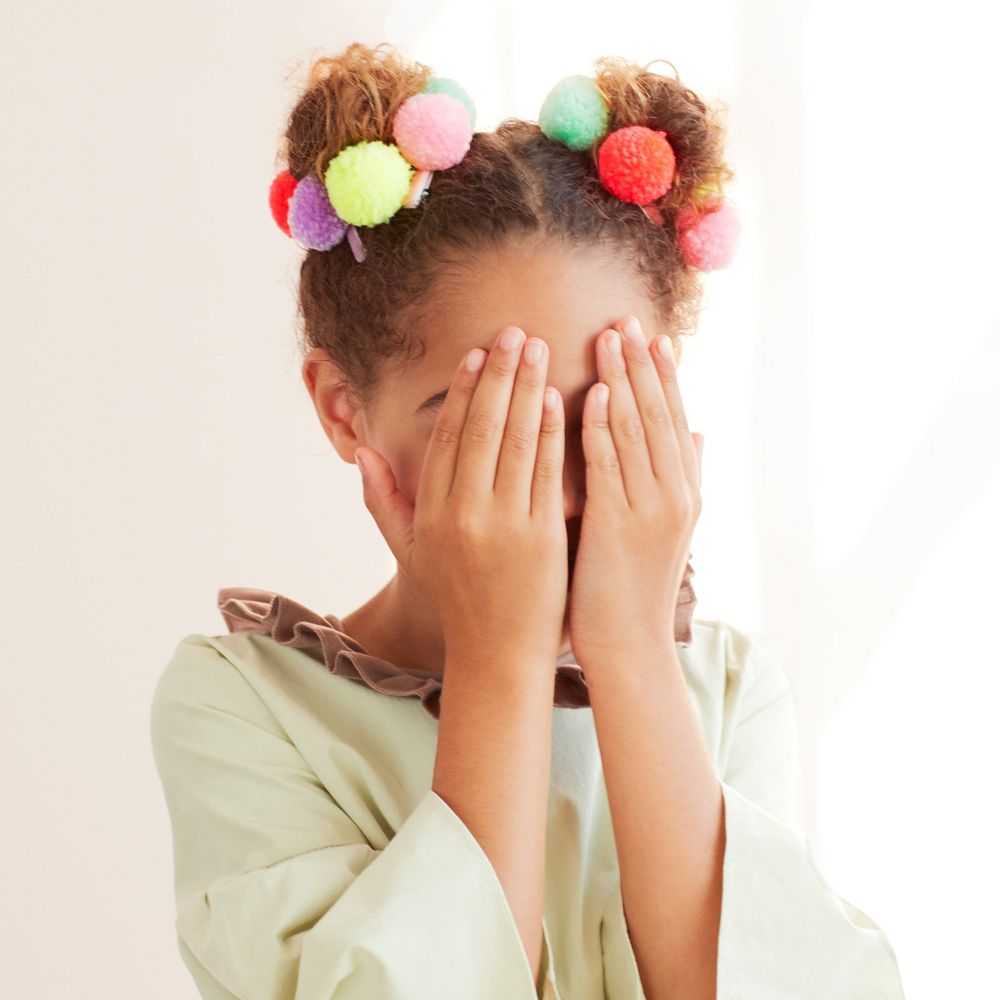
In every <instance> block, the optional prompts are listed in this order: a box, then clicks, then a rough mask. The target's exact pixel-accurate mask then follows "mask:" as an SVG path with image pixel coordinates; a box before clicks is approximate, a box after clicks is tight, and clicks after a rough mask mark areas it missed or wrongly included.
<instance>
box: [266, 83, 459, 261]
mask: <svg viewBox="0 0 1000 1000" xmlns="http://www.w3.org/2000/svg"><path fill="white" fill-rule="evenodd" d="M475 121H476V109H475V105H474V104H473V103H472V100H471V99H470V98H469V95H468V94H467V93H466V92H465V90H463V88H462V87H461V85H460V84H458V83H457V82H456V81H454V80H450V79H448V78H447V77H431V79H430V80H428V82H427V85H426V86H425V87H424V89H423V90H422V91H421V92H420V93H419V94H414V95H413V96H412V97H410V98H408V99H407V100H406V101H404V102H403V103H402V104H401V105H400V106H399V108H398V109H397V110H396V113H395V115H393V119H392V134H393V139H394V140H395V142H392V143H386V142H377V141H375V142H369V141H361V142H356V143H354V144H353V145H350V146H346V147H345V148H344V149H342V150H341V151H340V152H339V153H337V155H336V156H334V157H333V158H332V159H331V160H330V162H329V163H328V164H327V167H326V171H325V172H324V175H323V180H320V179H319V178H318V177H317V176H315V175H314V174H308V175H307V176H305V177H303V178H302V179H301V180H296V179H295V178H294V177H293V176H292V175H291V172H290V171H288V170H282V171H281V172H280V173H279V174H278V175H277V176H276V177H275V178H274V180H273V181H272V182H271V189H270V193H269V201H270V205H271V215H272V217H273V218H274V221H275V222H276V223H277V224H278V227H279V228H280V229H281V230H282V232H284V233H285V234H286V235H288V236H290V237H292V239H294V240H295V241H296V242H298V243H299V244H300V245H301V246H302V247H304V248H305V249H307V250H329V249H330V248H331V247H334V246H336V245H337V244H338V243H340V242H341V241H342V240H343V239H344V237H345V236H346V237H347V242H348V243H349V244H350V247H351V250H352V252H353V253H354V257H355V259H356V260H357V261H358V262H359V263H360V262H361V261H363V260H364V259H365V256H366V254H365V249H364V246H363V245H362V243H361V238H360V236H359V235H358V231H357V227H358V226H377V225H379V224H380V223H382V222H388V221H389V220H390V219H391V218H392V217H393V216H394V215H395V214H396V212H398V211H399V209H401V208H416V207H417V206H418V205H419V204H420V202H421V201H422V200H423V198H424V197H425V195H426V193H427V189H428V187H429V186H430V182H431V178H432V176H433V174H434V171H436V170H446V169H447V168H448V167H453V166H454V165H455V164H456V163H459V162H461V161H462V160H463V159H464V158H465V154H466V153H467V152H468V151H469V146H470V145H471V144H472V129H473V127H474V125H475Z"/></svg>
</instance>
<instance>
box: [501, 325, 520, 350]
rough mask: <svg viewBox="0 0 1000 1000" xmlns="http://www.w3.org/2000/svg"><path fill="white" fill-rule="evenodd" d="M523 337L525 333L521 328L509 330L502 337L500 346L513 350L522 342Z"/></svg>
mask: <svg viewBox="0 0 1000 1000" xmlns="http://www.w3.org/2000/svg"><path fill="white" fill-rule="evenodd" d="M523 337H524V334H523V333H522V332H521V331H520V330H517V329H511V330H507V331H506V332H505V333H504V334H503V336H502V337H501V338H500V347H501V349H503V350H505V351H513V350H514V348H515V347H517V346H518V345H519V344H520V343H521V340H522V339H523Z"/></svg>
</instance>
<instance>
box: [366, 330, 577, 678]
mask: <svg viewBox="0 0 1000 1000" xmlns="http://www.w3.org/2000/svg"><path fill="white" fill-rule="evenodd" d="M506 331H507V332H509V331H513V332H514V333H515V334H516V338H517V339H516V341H515V344H514V346H513V347H512V348H506V347H501V346H500V337H498V338H497V342H496V343H495V344H494V346H493V349H492V350H491V351H490V353H489V355H488V357H487V356H486V355H485V354H484V352H483V351H482V350H481V349H480V348H476V349H475V350H473V351H471V352H470V353H469V355H468V357H470V358H476V357H478V358H479V359H485V366H484V367H483V368H482V370H481V371H480V372H474V371H469V370H468V369H467V368H466V367H465V361H466V359H465V358H463V359H462V362H461V364H460V365H459V368H458V370H457V371H456V372H455V375H454V378H453V379H452V383H451V386H450V388H449V391H448V395H447V397H446V398H445V401H444V404H443V406H442V408H441V411H440V412H439V414H438V418H437V421H436V423H435V426H434V431H433V434H432V436H431V441H430V444H429V445H428V448H427V453H426V456H425V458H424V463H423V468H422V470H421V476H420V485H419V488H418V492H417V496H416V500H415V503H414V504H413V505H411V504H410V503H409V501H408V500H407V499H406V497H404V496H403V494H402V493H400V492H399V491H398V489H397V487H396V480H395V476H394V474H393V472H392V469H391V468H390V466H389V463H388V462H387V461H386V460H385V459H384V458H383V457H382V456H381V455H379V454H378V452H376V451H374V450H373V449H372V448H367V447H366V448H358V449H357V452H356V453H355V454H356V455H358V456H359V457H363V459H364V462H365V464H366V466H367V471H366V474H365V476H364V494H365V506H366V507H367V508H368V510H369V511H370V512H371V514H372V516H373V517H374V518H375V521H376V523H377V524H378V527H379V530H380V531H381V532H382V534H383V536H384V537H385V539H386V541H387V542H388V543H389V547H390V548H391V549H392V551H393V554H394V555H395V556H396V559H397V561H398V562H399V565H400V568H401V570H402V572H404V573H406V574H407V575H408V576H409V577H410V578H411V579H412V580H413V581H414V583H415V585H416V587H417V589H418V590H419V591H420V592H421V593H422V594H423V595H424V596H425V598H426V600H427V601H428V603H429V604H430V606H431V607H432V608H433V610H434V612H435V614H436V615H437V616H438V619H439V621H440V624H441V628H442V631H443V634H444V638H445V647H446V649H447V650H449V651H450V650H452V649H454V648H458V649H462V650H469V651H474V652H475V653H476V657H474V658H473V659H486V658H487V657H489V655H490V654H491V653H494V652H499V653H502V654H503V659H504V661H505V662H517V661H518V659H519V658H520V659H523V660H524V662H531V663H533V664H535V663H538V662H539V658H541V660H542V661H546V662H547V661H548V660H549V659H551V660H552V661H553V662H554V661H555V659H556V657H557V656H558V651H559V645H560V641H561V639H562V626H563V621H564V616H565V611H566V588H567V583H568V566H567V536H566V522H565V521H564V520H563V499H562V479H563V476H562V469H563V452H564V439H565V426H564V414H563V410H562V401H561V399H560V398H559V394H558V392H556V391H555V390H554V389H553V390H552V392H551V394H550V395H552V396H554V403H555V408H554V409H551V410H550V409H548V408H547V407H545V408H543V395H544V390H545V386H546V373H547V371H548V348H547V347H546V345H545V343H544V341H542V340H538V339H536V338H532V340H531V342H533V343H537V344H539V345H541V348H542V353H541V358H540V360H539V361H538V362H536V363H529V362H528V361H527V359H526V358H524V357H522V345H523V344H524V341H525V336H524V333H523V331H521V330H519V329H517V328H516V327H507V328H506ZM503 332H505V331H501V334H502V333H503ZM521 654H523V656H522V655H521ZM494 662H495V661H494Z"/></svg>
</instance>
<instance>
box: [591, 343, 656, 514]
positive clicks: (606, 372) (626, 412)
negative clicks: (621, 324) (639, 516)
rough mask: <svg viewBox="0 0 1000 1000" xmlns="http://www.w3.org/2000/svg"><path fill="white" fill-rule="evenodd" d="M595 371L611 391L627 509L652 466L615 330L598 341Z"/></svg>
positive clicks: (639, 493)
mask: <svg viewBox="0 0 1000 1000" xmlns="http://www.w3.org/2000/svg"><path fill="white" fill-rule="evenodd" d="M597 370H598V373H599V374H600V376H601V379H602V380H603V381H604V382H606V383H607V385H608V388H609V390H610V396H609V398H608V412H609V414H610V421H609V422H610V425H611V435H612V437H613V439H614V444H615V448H616V449H617V452H618V460H619V462H620V465H621V472H620V475H621V479H622V484H623V489H624V492H625V496H626V498H627V499H628V501H629V503H630V505H631V504H633V503H638V501H639V498H640V497H641V496H642V493H643V490H644V489H645V488H647V487H648V485H649V483H650V481H651V480H652V478H653V466H652V463H651V460H650V457H649V448H648V447H647V445H646V430H645V428H644V427H643V424H642V417H641V416H640V415H639V409H638V406H637V405H636V400H635V395H634V394H633V392H632V384H631V382H630V381H629V375H628V371H627V369H626V365H625V357H624V355H623V353H622V338H621V334H620V332H619V331H618V330H616V329H614V328H611V329H609V330H606V331H605V332H604V333H602V334H601V336H600V337H599V338H598V347H597Z"/></svg>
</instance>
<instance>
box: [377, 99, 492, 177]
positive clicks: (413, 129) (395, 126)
mask: <svg viewBox="0 0 1000 1000" xmlns="http://www.w3.org/2000/svg"><path fill="white" fill-rule="evenodd" d="M392 134H393V138H394V139H395V142H396V146H397V147H398V149H399V151H400V153H402V154H403V158H404V159H405V160H406V161H407V162H408V163H409V164H410V165H411V166H414V167H416V168H417V169H418V170H447V169H448V167H453V166H454V165H455V164H456V163H459V162H460V161H461V160H462V159H463V158H464V157H465V154H466V153H467V152H468V151H469V146H470V145H471V144H472V123H471V122H470V120H469V112H468V109H467V108H466V107H465V105H464V104H463V103H462V102H461V101H460V100H458V98H457V97H452V96H451V94H443V93H430V94H428V93H421V94H414V95H413V96H412V97H409V98H407V99H406V101H404V102H403V103H402V104H401V105H400V106H399V108H398V110H397V111H396V114H395V115H394V116H393V119H392Z"/></svg>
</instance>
